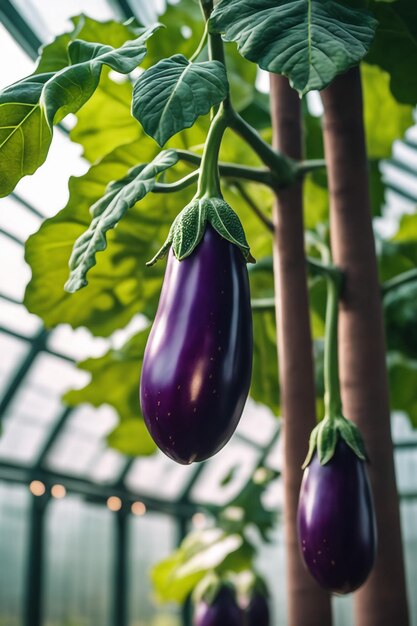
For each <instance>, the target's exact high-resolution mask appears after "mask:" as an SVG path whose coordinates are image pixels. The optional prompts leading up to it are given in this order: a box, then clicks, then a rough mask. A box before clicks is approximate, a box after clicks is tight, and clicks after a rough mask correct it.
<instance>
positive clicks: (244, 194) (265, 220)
mask: <svg viewBox="0 0 417 626" xmlns="http://www.w3.org/2000/svg"><path fill="white" fill-rule="evenodd" d="M232 184H233V186H234V187H235V188H236V189H237V191H238V192H239V194H240V195H241V196H242V198H243V199H244V201H245V202H246V204H247V205H248V206H249V208H250V209H251V210H252V211H253V212H254V213H255V215H256V216H257V217H258V218H259V219H260V221H261V222H262V223H263V224H264V226H266V227H267V229H268V230H270V231H271V232H274V225H273V223H272V221H271V220H270V219H269V218H268V217H267V216H266V215H265V213H263V212H262V211H261V210H260V208H259V207H258V206H257V205H256V203H255V202H254V200H253V199H252V198H251V196H250V195H249V194H248V192H247V191H246V189H245V188H244V186H243V185H241V184H240V183H239V182H238V181H233V183H232Z"/></svg>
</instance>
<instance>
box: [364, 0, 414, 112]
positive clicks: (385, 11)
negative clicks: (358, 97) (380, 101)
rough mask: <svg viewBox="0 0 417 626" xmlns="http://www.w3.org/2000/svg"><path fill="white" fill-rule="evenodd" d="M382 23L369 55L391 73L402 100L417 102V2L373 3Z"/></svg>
mask: <svg viewBox="0 0 417 626" xmlns="http://www.w3.org/2000/svg"><path fill="white" fill-rule="evenodd" d="M372 11H373V13H374V15H375V17H376V18H377V20H378V22H379V25H378V28H377V31H376V35H375V40H374V42H373V44H372V47H371V49H370V52H369V54H368V56H367V57H366V61H367V63H371V64H373V65H379V66H380V67H381V68H382V69H383V70H385V71H386V72H388V74H389V75H390V78H391V81H390V87H391V91H392V93H393V95H394V97H395V98H396V99H397V100H398V102H403V103H404V104H411V105H415V104H416V102H417V72H416V67H417V4H416V2H415V1H414V0H397V2H394V3H392V4H386V3H383V2H378V3H375V2H374V3H373V6H372Z"/></svg>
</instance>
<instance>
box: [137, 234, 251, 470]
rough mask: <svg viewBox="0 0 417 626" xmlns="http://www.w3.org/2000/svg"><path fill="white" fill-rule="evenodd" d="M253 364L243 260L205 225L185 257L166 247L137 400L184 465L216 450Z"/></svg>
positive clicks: (159, 438)
mask: <svg viewBox="0 0 417 626" xmlns="http://www.w3.org/2000/svg"><path fill="white" fill-rule="evenodd" d="M251 369H252V317H251V306H250V292H249V281H248V272H247V269H246V263H245V260H244V257H243V255H242V253H241V251H240V250H239V248H237V247H236V246H235V245H234V244H232V243H230V242H228V241H226V240H225V239H224V238H223V237H221V236H220V235H219V234H218V233H217V232H216V231H215V230H214V229H213V228H212V227H211V226H210V225H208V226H207V228H206V231H205V234H204V237H203V239H202V241H201V243H200V244H199V245H198V246H197V248H196V249H195V250H194V252H193V253H192V254H191V255H190V256H189V257H186V258H185V259H184V260H182V261H178V260H177V259H176V258H175V256H174V254H173V252H172V250H171V251H170V253H169V257H168V263H167V268H166V273H165V279H164V284H163V287H162V292H161V297H160V301H159V306H158V311H157V314H156V318H155V321H154V324H153V327H152V330H151V333H150V336H149V339H148V343H147V346H146V350H145V356H144V360H143V368H142V378H141V385H140V402H141V407H142V412H143V415H144V418H145V423H146V425H147V427H148V429H149V432H150V434H151V435H152V437H153V439H154V441H155V442H156V444H157V445H158V446H159V448H161V450H162V451H163V452H165V454H167V455H168V456H169V457H171V458H172V459H174V460H175V461H177V462H178V463H184V464H188V463H192V462H193V461H203V460H204V459H207V458H208V457H210V456H212V455H213V454H215V453H216V452H218V451H219V450H220V449H221V448H222V447H223V446H224V445H225V444H226V443H227V441H228V440H229V439H230V437H231V436H232V434H233V432H234V430H235V428H236V426H237V424H238V422H239V419H240V416H241V414H242V411H243V407H244V405H245V402H246V398H247V395H248V391H249V385H250V379H251Z"/></svg>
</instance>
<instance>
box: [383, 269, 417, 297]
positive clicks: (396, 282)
mask: <svg viewBox="0 0 417 626" xmlns="http://www.w3.org/2000/svg"><path fill="white" fill-rule="evenodd" d="M416 281H417V269H412V270H409V271H408V272H403V273H402V274H399V275H398V276H394V278H390V280H386V281H385V282H384V283H382V285H381V292H382V296H383V297H384V296H386V295H387V293H389V292H390V291H392V290H393V289H398V288H399V287H402V286H403V285H406V284H408V283H414V282H416Z"/></svg>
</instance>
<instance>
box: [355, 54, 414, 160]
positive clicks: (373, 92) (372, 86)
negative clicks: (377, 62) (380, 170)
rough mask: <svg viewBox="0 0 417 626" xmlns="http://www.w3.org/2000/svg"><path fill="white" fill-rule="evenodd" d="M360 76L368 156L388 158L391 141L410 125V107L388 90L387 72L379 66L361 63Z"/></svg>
mask: <svg viewBox="0 0 417 626" xmlns="http://www.w3.org/2000/svg"><path fill="white" fill-rule="evenodd" d="M361 75H362V84H363V91H364V118H365V128H366V144H367V150H368V155H369V156H370V157H371V158H373V159H382V158H387V157H389V156H391V152H392V144H393V142H394V141H395V140H396V139H398V138H399V137H402V136H403V135H404V133H405V131H406V130H407V129H408V128H409V127H410V126H412V124H413V109H412V107H411V106H407V105H404V104H399V103H398V102H396V100H395V99H394V98H393V96H392V95H391V93H390V89H389V75H388V74H387V73H386V72H384V71H382V70H381V69H380V68H378V67H376V66H371V65H368V64H367V63H363V64H362V66H361Z"/></svg>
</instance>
